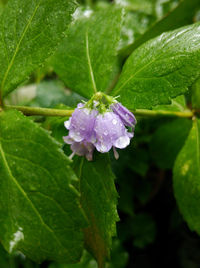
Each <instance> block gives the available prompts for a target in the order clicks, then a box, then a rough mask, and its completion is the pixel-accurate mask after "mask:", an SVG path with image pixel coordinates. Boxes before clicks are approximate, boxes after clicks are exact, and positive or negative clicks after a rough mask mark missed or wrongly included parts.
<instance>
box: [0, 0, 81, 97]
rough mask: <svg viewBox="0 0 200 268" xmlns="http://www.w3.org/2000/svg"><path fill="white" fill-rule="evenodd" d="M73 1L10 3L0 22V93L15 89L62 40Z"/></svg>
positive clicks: (73, 6)
mask: <svg viewBox="0 0 200 268" xmlns="http://www.w3.org/2000/svg"><path fill="white" fill-rule="evenodd" d="M75 7H76V4H75V3H74V0H64V1H63V0H58V1H53V0H35V1H34V0H10V1H9V2H8V4H7V6H6V8H5V10H4V12H3V13H2V15H1V18H0V89H1V91H3V95H6V94H8V93H9V92H10V91H12V90H13V89H15V88H16V87H17V86H18V85H19V84H20V83H21V82H23V81H24V80H25V79H26V78H27V76H28V75H29V74H30V73H31V72H32V71H33V70H34V69H35V68H37V67H38V65H39V64H41V63H43V62H44V60H45V59H46V58H48V57H49V56H50V54H52V52H53V51H54V50H55V48H56V46H57V45H58V42H60V40H61V38H62V37H64V35H63V32H64V31H65V30H66V28H67V25H68V24H69V22H70V19H71V13H72V12H74V10H75Z"/></svg>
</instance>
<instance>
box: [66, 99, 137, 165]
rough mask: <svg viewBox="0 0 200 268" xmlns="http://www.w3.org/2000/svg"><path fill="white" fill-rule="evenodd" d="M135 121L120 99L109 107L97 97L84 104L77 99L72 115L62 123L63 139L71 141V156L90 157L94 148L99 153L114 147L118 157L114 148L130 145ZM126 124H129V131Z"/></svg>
mask: <svg viewBox="0 0 200 268" xmlns="http://www.w3.org/2000/svg"><path fill="white" fill-rule="evenodd" d="M91 103H92V104H91ZM86 106H87V107H86ZM88 107H90V108H88ZM107 107H108V108H107ZM97 109H99V110H100V111H101V113H99V112H98V110H97ZM108 109H109V110H108ZM110 109H112V110H113V111H110ZM135 124H136V119H135V117H134V115H133V114H132V113H131V112H130V111H129V110H128V109H126V108H125V107H124V106H123V105H122V104H121V103H118V102H115V103H113V104H111V105H110V108H109V105H108V106H105V104H104V103H103V102H102V103H101V102H99V101H98V102H95V101H92V102H90V101H89V102H88V103H87V104H86V105H85V104H82V103H79V104H78V106H77V108H76V109H75V111H74V113H73V114H72V116H71V118H70V119H69V120H68V121H65V123H64V125H65V127H66V128H67V129H68V130H69V134H68V136H65V137H63V139H64V141H65V142H66V143H67V144H70V148H71V150H72V151H73V153H72V155H71V157H72V156H73V155H74V154H77V155H79V156H86V158H87V159H88V160H92V155H93V152H94V149H95V148H96V149H97V151H99V152H101V153H106V152H108V151H109V150H110V149H111V148H113V150H114V155H115V157H116V159H117V158H118V153H117V151H116V148H119V149H123V148H125V147H127V146H128V145H129V143H130V139H131V138H132V137H133V135H134V134H133V129H134V126H135ZM125 126H128V127H131V128H132V132H129V131H128V129H127V128H126V127H125Z"/></svg>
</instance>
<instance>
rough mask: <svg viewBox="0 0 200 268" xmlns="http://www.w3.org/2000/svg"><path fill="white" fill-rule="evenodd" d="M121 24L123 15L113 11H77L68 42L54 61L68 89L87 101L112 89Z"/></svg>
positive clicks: (54, 65) (66, 41) (118, 11)
mask: <svg viewBox="0 0 200 268" xmlns="http://www.w3.org/2000/svg"><path fill="white" fill-rule="evenodd" d="M121 20H122V11H121V10H120V9H116V8H113V7H112V8H111V7H109V8H106V9H104V10H102V11H97V12H93V11H92V10H85V11H81V10H80V9H78V10H77V11H76V13H75V14H74V21H73V22H72V24H71V26H70V27H69V29H68V31H67V38H66V39H65V40H64V42H63V43H62V45H61V46H60V48H59V50H58V52H57V53H56V55H55V57H54V58H53V59H52V63H53V67H54V69H55V71H56V73H57V74H58V75H59V76H60V78H61V79H62V80H63V81H64V82H65V84H66V86H68V87H69V88H70V89H72V90H73V91H76V92H77V93H79V94H81V95H82V96H84V97H86V98H89V97H91V96H92V95H93V94H94V93H95V92H96V91H104V90H106V89H107V88H108V87H109V85H110V83H111V81H112V79H113V76H114V75H115V73H116V66H117V59H116V54H117V46H118V41H119V38H120V30H121ZM74 44H76V45H74Z"/></svg>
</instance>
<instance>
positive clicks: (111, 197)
mask: <svg viewBox="0 0 200 268" xmlns="http://www.w3.org/2000/svg"><path fill="white" fill-rule="evenodd" d="M75 170H76V173H77V176H78V177H79V179H80V192H81V206H82V208H83V210H84V211H85V214H86V215H87V217H88V219H89V227H87V228H86V229H84V234H85V244H86V246H87V248H88V250H89V251H90V252H91V253H92V254H93V256H94V257H95V258H96V259H97V262H98V264H99V267H103V264H104V262H105V259H106V258H108V257H109V256H110V248H111V243H112V236H113V235H115V234H116V230H115V223H116V221H117V220H118V216H117V210H116V203H117V192H116V190H115V185H114V176H113V173H112V171H111V168H110V161H109V158H108V155H103V154H96V155H95V160H94V161H93V162H88V161H87V160H86V159H84V158H79V159H78V160H77V162H76V164H75Z"/></svg>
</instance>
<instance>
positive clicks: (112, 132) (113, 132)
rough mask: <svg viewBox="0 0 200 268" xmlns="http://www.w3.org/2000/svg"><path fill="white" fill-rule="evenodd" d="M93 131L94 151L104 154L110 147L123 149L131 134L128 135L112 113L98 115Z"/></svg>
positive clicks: (127, 143) (116, 116) (119, 120)
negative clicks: (94, 135)
mask: <svg viewBox="0 0 200 268" xmlns="http://www.w3.org/2000/svg"><path fill="white" fill-rule="evenodd" d="M94 130H95V133H96V142H95V144H94V145H95V147H96V149H97V150H98V151H99V152H101V153H105V152H108V151H109V150H110V149H111V148H112V147H116V148H120V149H123V148H125V147H126V146H128V145H129V143H130V139H131V138H132V137H133V133H129V132H128V131H127V129H126V128H125V126H124V125H123V123H122V121H121V119H120V118H119V116H118V115H116V114H114V113H113V112H106V113H104V114H99V115H98V116H97V118H96V122H95V126H94Z"/></svg>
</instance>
